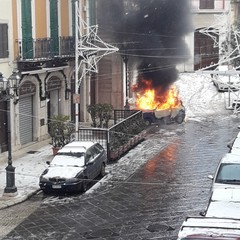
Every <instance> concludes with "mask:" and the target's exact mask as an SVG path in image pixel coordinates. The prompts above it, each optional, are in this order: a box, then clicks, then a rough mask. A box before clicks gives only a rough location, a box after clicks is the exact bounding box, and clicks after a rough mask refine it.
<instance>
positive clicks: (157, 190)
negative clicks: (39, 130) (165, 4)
mask: <svg viewBox="0 0 240 240" xmlns="http://www.w3.org/2000/svg"><path fill="white" fill-rule="evenodd" d="M238 125H240V124H239V119H237V118H236V117H230V116H221V118H218V119H214V118H208V119H206V120H205V121H203V122H196V121H188V122H186V123H184V124H181V125H166V126H162V127H161V128H158V127H153V128H152V130H151V133H150V134H149V136H148V139H147V140H146V141H144V142H143V143H141V144H140V145H138V146H137V147H136V148H135V149H133V150H132V151H130V152H129V153H128V154H127V155H126V156H125V157H124V158H125V159H132V165H131V167H129V165H124V164H122V165H118V166H117V167H118V168H117V167H116V168H117V169H115V172H116V173H118V174H116V175H114V176H113V177H112V178H111V179H110V180H109V181H106V182H104V183H103V184H102V185H101V186H98V188H96V189H95V191H94V192H93V193H90V194H80V195H76V196H70V197H69V196H67V197H65V196H61V197H55V196H48V197H47V198H45V197H43V196H41V195H38V196H35V200H34V198H33V199H32V200H31V201H35V202H36V201H37V200H38V201H37V202H39V201H42V204H41V205H40V207H38V208H37V209H36V210H35V211H34V212H33V213H32V214H31V215H30V216H29V217H27V218H26V219H25V220H24V221H23V222H22V223H21V224H20V225H18V226H17V227H16V228H15V229H14V230H13V231H11V232H10V233H9V234H8V235H7V236H6V237H5V238H3V239H4V240H5V239H8V240H10V239H24V240H27V239H31V240H33V239H41V240H45V239H46V240H56V239H57V240H58V239H59V240H62V239H71V240H72V239H107V240H111V239H112V240H115V239H117V240H131V239H134V240H137V239H159V240H160V239H164V240H175V239H176V236H177V233H178V230H179V227H180V225H181V223H182V221H183V220H184V218H185V217H186V216H190V215H198V213H199V212H200V211H201V210H203V209H204V207H205V206H206V204H207V200H208V194H209V188H210V183H211V182H210V180H209V179H208V178H207V175H208V174H212V173H214V170H215V169H216V166H217V163H218V161H219V160H220V158H221V156H222V155H223V154H224V153H226V152H227V151H228V148H227V147H226V145H227V143H228V142H229V141H230V140H231V139H232V137H233V136H234V135H235V134H236V133H237V132H238V130H237V126H238ZM144 160H145V163H144ZM138 163H139V164H138ZM111 167H112V169H114V164H113V165H112V166H111ZM134 167H135V169H134ZM128 168H131V169H130V170H129V169H128ZM133 170H134V171H133ZM126 173H128V174H126ZM124 174H126V175H125V176H124ZM36 198H37V200H36ZM19 207H20V206H19ZM33 209H34V208H33Z"/></svg>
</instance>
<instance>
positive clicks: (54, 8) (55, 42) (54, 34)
mask: <svg viewBox="0 0 240 240" xmlns="http://www.w3.org/2000/svg"><path fill="white" fill-rule="evenodd" d="M50 32H51V39H52V42H51V52H52V53H53V55H54V56H56V55H59V36H58V1H57V0H50Z"/></svg>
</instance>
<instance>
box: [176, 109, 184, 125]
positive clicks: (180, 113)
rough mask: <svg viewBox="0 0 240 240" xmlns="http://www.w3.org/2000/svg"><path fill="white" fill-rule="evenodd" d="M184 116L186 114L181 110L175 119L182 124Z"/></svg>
mask: <svg viewBox="0 0 240 240" xmlns="http://www.w3.org/2000/svg"><path fill="white" fill-rule="evenodd" d="M184 118H185V114H184V112H182V111H181V112H179V113H178V115H177V116H176V118H175V121H176V122H177V123H179V124H180V123H182V122H183V121H184Z"/></svg>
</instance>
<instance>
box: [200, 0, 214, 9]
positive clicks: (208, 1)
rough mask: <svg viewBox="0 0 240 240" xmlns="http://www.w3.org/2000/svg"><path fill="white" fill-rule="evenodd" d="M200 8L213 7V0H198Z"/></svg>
mask: <svg viewBox="0 0 240 240" xmlns="http://www.w3.org/2000/svg"><path fill="white" fill-rule="evenodd" d="M199 8H200V9H214V0H200V6H199Z"/></svg>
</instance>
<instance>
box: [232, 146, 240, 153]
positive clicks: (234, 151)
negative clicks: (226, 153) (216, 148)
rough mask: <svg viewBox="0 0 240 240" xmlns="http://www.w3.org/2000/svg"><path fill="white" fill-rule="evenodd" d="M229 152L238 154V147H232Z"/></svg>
mask: <svg viewBox="0 0 240 240" xmlns="http://www.w3.org/2000/svg"><path fill="white" fill-rule="evenodd" d="M231 153H232V154H236V155H237V154H238V155H240V147H233V148H232V149H231Z"/></svg>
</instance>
